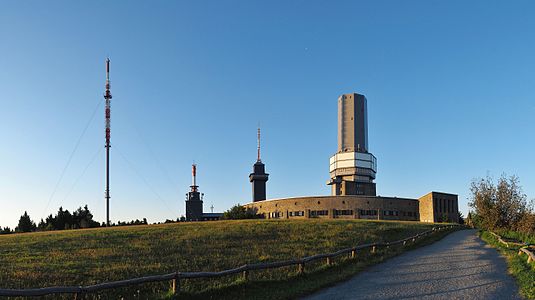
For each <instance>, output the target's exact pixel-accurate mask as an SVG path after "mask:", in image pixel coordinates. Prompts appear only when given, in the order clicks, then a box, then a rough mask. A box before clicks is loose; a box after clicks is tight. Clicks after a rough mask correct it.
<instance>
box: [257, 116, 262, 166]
mask: <svg viewBox="0 0 535 300" xmlns="http://www.w3.org/2000/svg"><path fill="white" fill-rule="evenodd" d="M257 140H258V141H257V159H256V161H258V162H261V161H262V160H261V159H260V125H258V133H257Z"/></svg>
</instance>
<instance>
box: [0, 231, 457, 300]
mask: <svg viewBox="0 0 535 300" xmlns="http://www.w3.org/2000/svg"><path fill="white" fill-rule="evenodd" d="M458 226H459V225H446V226H438V227H433V229H431V230H427V231H424V232H421V233H419V234H416V235H414V236H411V237H408V238H405V239H402V240H399V241H394V242H386V243H371V244H364V245H359V246H356V247H351V248H346V249H342V250H339V251H336V252H332V253H325V254H317V255H313V256H308V257H303V258H301V259H292V260H285V261H277V262H268V263H255V264H246V265H243V266H241V267H237V268H234V269H230V270H224V271H220V272H174V273H169V274H164V275H154V276H145V277H139V278H133V279H126V280H120V281H112V282H105V283H99V284H95V285H90V286H66V287H47V288H37V289H0V296H11V297H32V296H46V295H51V294H74V295H75V297H76V296H78V295H82V294H87V293H94V292H98V291H102V290H107V289H115V288H120V287H125V286H131V285H138V284H143V283H150V282H161V281H170V282H171V287H172V289H173V293H177V292H179V291H180V279H193V278H217V277H223V276H228V275H234V274H240V273H241V274H243V276H244V279H247V275H248V272H249V271H254V270H266V269H274V268H282V267H289V266H298V267H299V268H298V272H299V273H302V272H304V267H305V264H306V263H309V262H312V261H316V260H320V259H327V264H329V265H330V264H331V263H332V259H333V258H335V257H337V256H340V255H344V254H347V255H350V257H351V258H355V257H356V253H357V251H358V250H364V249H371V252H372V253H374V252H375V250H376V249H377V248H379V247H383V248H384V247H386V248H388V247H390V246H394V245H399V244H403V245H406V244H407V243H410V242H415V241H416V240H417V239H418V238H420V237H423V236H426V235H429V234H431V233H433V232H435V231H441V230H444V229H451V228H453V227H458Z"/></svg>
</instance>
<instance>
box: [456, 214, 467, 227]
mask: <svg viewBox="0 0 535 300" xmlns="http://www.w3.org/2000/svg"><path fill="white" fill-rule="evenodd" d="M457 213H458V215H459V224H461V225H464V223H465V222H464V216H463V213H462V212H460V211H459V212H457ZM468 214H470V213H468Z"/></svg>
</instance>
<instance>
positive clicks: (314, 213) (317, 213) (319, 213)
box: [310, 210, 329, 217]
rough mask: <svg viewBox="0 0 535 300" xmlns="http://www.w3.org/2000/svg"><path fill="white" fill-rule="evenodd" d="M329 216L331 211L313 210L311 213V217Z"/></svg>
mask: <svg viewBox="0 0 535 300" xmlns="http://www.w3.org/2000/svg"><path fill="white" fill-rule="evenodd" d="M327 215H329V211H328V210H311V211H310V216H312V217H317V216H327Z"/></svg>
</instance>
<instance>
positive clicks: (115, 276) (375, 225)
mask: <svg viewBox="0 0 535 300" xmlns="http://www.w3.org/2000/svg"><path fill="white" fill-rule="evenodd" d="M431 227H432V225H430V224H423V223H418V222H388V221H363V220H295V221H284V220H283V221H276V220H244V221H218V222H199V223H175V224H162V225H146V226H128V227H112V228H98V229H84V230H68V231H56V232H36V233H27V234H12V235H0V288H13V289H18V288H39V287H47V286H65V285H75V286H77V285H91V284H96V283H102V282H106V281H114V280H122V279H129V278H133V277H140V276H146V275H156V274H165V273H171V272H174V271H182V272H187V271H220V270H224V269H229V268H234V267H237V266H240V265H243V264H245V263H255V262H270V261H278V260H285V259H292V258H299V257H303V256H308V255H313V254H319V253H326V252H333V251H336V250H340V249H342V248H346V247H350V246H355V245H359V244H364V243H369V242H373V241H393V240H397V239H400V238H404V237H407V236H411V235H414V234H416V233H419V232H422V231H425V230H428V229H430V228H431ZM314 268H316V269H317V270H321V269H322V266H321V264H318V265H317V266H314V265H311V266H310V267H309V266H307V272H310V271H313V270H314ZM282 270H283V271H282V272H281V269H278V270H269V271H259V272H252V273H251V275H250V276H251V279H253V282H251V283H250V284H252V285H254V284H255V283H254V282H270V281H275V282H276V281H277V280H278V281H284V280H286V279H287V278H288V276H292V275H295V273H296V270H295V268H287V270H284V269H282ZM338 273H339V272H338ZM239 280H240V279H238V278H237V277H236V276H228V277H226V278H222V279H211V280H204V279H195V280H183V281H182V282H181V290H182V291H183V292H185V294H186V295H190V296H191V297H194V296H195V295H202V293H210V291H213V290H214V289H215V288H217V289H220V290H225V289H226V288H227V289H228V287H229V286H233V285H235V284H239ZM310 280H314V279H313V278H311V279H310ZM318 280H320V281H321V279H318ZM168 291H169V283H155V284H144V285H139V286H134V287H130V288H123V289H118V290H110V291H108V292H104V293H102V294H101V295H100V297H102V298H118V297H124V298H127V299H130V298H137V297H139V298H143V299H145V298H159V297H160V298H161V297H164V298H165V297H168ZM218 295H219V296H221V294H218ZM98 296H99V295H96V294H93V295H87V296H86V297H87V298H96V297H98ZM293 296H295V295H293ZM55 297H57V295H56V296H55ZM65 297H66V298H72V295H65ZM210 297H211V296H210ZM281 297H282V298H284V297H288V295H286V296H284V295H283V296H281Z"/></svg>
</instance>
